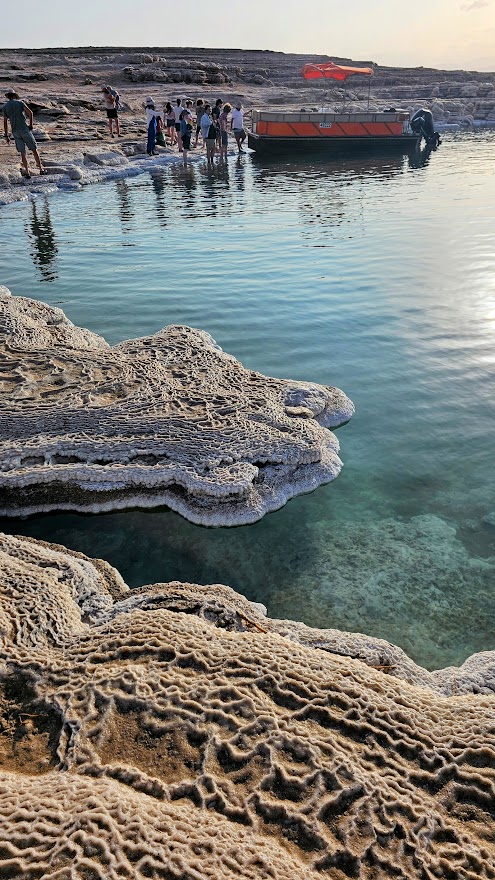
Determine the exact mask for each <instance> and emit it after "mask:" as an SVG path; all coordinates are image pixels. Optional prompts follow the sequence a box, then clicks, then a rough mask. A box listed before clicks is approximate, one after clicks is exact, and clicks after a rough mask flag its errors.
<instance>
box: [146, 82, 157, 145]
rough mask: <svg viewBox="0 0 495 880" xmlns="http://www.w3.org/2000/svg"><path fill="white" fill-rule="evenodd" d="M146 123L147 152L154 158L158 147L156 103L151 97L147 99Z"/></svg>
mask: <svg viewBox="0 0 495 880" xmlns="http://www.w3.org/2000/svg"><path fill="white" fill-rule="evenodd" d="M144 106H145V107H146V123H147V127H148V143H147V144H146V152H147V153H148V156H154V155H156V154H155V145H156V117H157V112H156V110H155V102H154V100H153V98H152V97H151V96H149V97H148V98H146V102H145V105H144Z"/></svg>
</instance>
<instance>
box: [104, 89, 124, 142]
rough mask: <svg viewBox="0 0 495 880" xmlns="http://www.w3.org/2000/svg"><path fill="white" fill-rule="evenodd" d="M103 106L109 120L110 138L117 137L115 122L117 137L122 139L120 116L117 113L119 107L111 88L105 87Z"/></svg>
mask: <svg viewBox="0 0 495 880" xmlns="http://www.w3.org/2000/svg"><path fill="white" fill-rule="evenodd" d="M102 92H103V106H104V107H105V110H106V111H107V118H108V128H109V131H110V137H115V135H114V133H113V123H114V122H115V131H116V132H117V137H120V127H119V114H118V111H117V105H116V101H115V98H114V96H113V95H112V90H111V88H110V86H103V88H102Z"/></svg>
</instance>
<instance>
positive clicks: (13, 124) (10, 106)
mask: <svg viewBox="0 0 495 880" xmlns="http://www.w3.org/2000/svg"><path fill="white" fill-rule="evenodd" d="M5 97H6V98H7V103H6V104H4V105H3V132H4V135H5V140H6V141H7V143H8V144H10V136H9V129H8V123H9V122H10V128H11V130H12V137H13V138H14V141H15V147H16V150H17V152H18V153H20V156H21V162H22V169H21V174H23V176H24V177H31V171H30V169H29V163H28V160H27V156H26V147H27V148H28V150H31V152H32V154H33V156H34V160H35V162H36V164H37V166H38V169H39V172H40V174H46V170H45V168H43V163H42V161H41V159H40V155H39V153H38V145H37V143H36V141H35V139H34V135H33V118H34V117H33V111H32V110H31V108H30V107H28V105H27V104H25V103H24V101H21V100H20V98H19V95H18V94H17V92H15V91H14V89H9V90H8V91H7V92H6V93H5ZM26 117H27V118H28V120H29V122H26Z"/></svg>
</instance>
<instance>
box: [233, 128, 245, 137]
mask: <svg viewBox="0 0 495 880" xmlns="http://www.w3.org/2000/svg"><path fill="white" fill-rule="evenodd" d="M243 135H244V137H246V132H245V131H244V129H243V128H234V137H236V138H240V137H242V136H243Z"/></svg>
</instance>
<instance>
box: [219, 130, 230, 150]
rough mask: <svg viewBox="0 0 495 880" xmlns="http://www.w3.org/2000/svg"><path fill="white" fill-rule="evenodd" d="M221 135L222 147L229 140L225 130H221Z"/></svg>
mask: <svg viewBox="0 0 495 880" xmlns="http://www.w3.org/2000/svg"><path fill="white" fill-rule="evenodd" d="M221 137H222V147H226V146H227V144H228V142H229V136H228V134H227V132H226V131H222V132H221Z"/></svg>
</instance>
